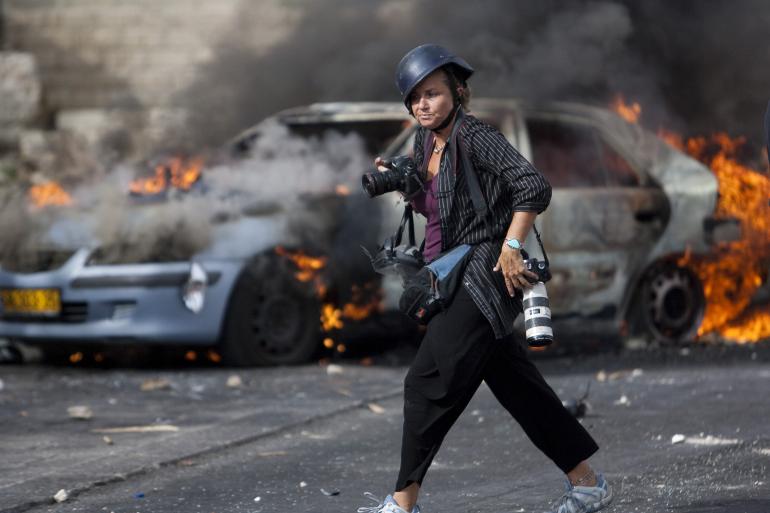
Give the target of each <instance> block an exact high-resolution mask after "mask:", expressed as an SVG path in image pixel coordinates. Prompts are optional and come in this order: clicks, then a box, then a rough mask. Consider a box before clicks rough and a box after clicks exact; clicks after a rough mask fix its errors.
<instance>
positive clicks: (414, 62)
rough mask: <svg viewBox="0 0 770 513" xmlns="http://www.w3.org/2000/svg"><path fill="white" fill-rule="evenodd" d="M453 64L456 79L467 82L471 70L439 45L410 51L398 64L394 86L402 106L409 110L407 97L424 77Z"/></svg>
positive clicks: (471, 72)
mask: <svg viewBox="0 0 770 513" xmlns="http://www.w3.org/2000/svg"><path fill="white" fill-rule="evenodd" d="M448 64H453V65H454V66H455V69H456V70H457V72H458V78H460V79H461V80H467V79H468V77H470V76H471V75H472V74H473V68H471V66H470V64H468V63H467V62H465V61H464V60H463V59H461V58H460V57H457V56H456V55H454V54H453V53H452V52H450V51H449V50H447V49H446V48H444V47H443V46H439V45H420V46H418V47H417V48H413V49H412V50H410V51H409V52H408V53H407V54H406V55H404V57H403V58H402V59H401V62H399V63H398V68H397V69H396V85H397V86H398V90H399V91H401V98H402V99H403V100H404V105H406V108H407V109H408V108H409V95H410V94H412V90H413V89H414V88H415V87H416V86H417V84H419V83H420V82H421V81H422V80H423V79H424V78H425V77H427V76H428V75H430V74H431V73H433V72H434V71H436V70H437V69H439V68H440V67H442V66H446V65H448Z"/></svg>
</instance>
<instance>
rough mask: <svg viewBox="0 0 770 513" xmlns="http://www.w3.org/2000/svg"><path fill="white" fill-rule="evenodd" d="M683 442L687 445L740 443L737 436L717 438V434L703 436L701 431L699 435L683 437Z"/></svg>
mask: <svg viewBox="0 0 770 513" xmlns="http://www.w3.org/2000/svg"><path fill="white" fill-rule="evenodd" d="M684 443H686V444H689V445H707V446H714V445H738V444H739V443H741V441H740V440H738V439H737V438H719V437H718V436H712V435H708V436H703V433H701V434H700V435H699V436H688V437H686V438H685V440H684Z"/></svg>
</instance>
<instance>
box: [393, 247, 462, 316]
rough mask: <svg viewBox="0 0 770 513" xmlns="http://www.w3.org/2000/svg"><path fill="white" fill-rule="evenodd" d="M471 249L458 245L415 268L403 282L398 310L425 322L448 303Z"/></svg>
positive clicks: (458, 283)
mask: <svg viewBox="0 0 770 513" xmlns="http://www.w3.org/2000/svg"><path fill="white" fill-rule="evenodd" d="M473 249H474V248H473V246H471V245H470V244H463V245H461V246H457V247H456V248H452V249H451V250H449V251H447V252H446V253H445V254H443V255H442V256H440V257H438V258H437V259H435V260H434V261H432V262H431V263H430V264H428V265H426V266H424V267H422V268H421V269H420V270H419V271H417V273H416V274H415V275H414V276H412V277H411V278H410V279H409V280H407V282H406V283H405V284H404V292H403V294H401V299H399V302H398V307H399V309H400V310H401V312H402V313H404V314H406V316H407V317H409V318H410V319H412V320H413V321H415V322H417V323H418V324H427V323H428V321H429V320H430V319H431V318H432V317H433V316H434V315H436V314H437V313H439V312H440V311H442V310H444V309H445V308H446V307H447V306H449V303H451V302H452V298H453V297H454V294H455V292H456V291H457V287H459V286H460V282H461V281H462V278H463V272H464V271H465V266H466V265H467V263H468V261H469V260H470V257H471V255H473Z"/></svg>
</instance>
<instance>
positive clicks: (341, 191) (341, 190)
mask: <svg viewBox="0 0 770 513" xmlns="http://www.w3.org/2000/svg"><path fill="white" fill-rule="evenodd" d="M334 192H335V193H336V194H337V196H349V195H350V187H348V186H347V185H343V184H339V185H337V186H336V187H335V188H334Z"/></svg>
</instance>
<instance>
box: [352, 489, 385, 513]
mask: <svg viewBox="0 0 770 513" xmlns="http://www.w3.org/2000/svg"><path fill="white" fill-rule="evenodd" d="M364 497H366V498H367V499H369V500H373V501H374V502H376V503H377V505H376V506H361V507H360V508H358V509H357V510H356V511H357V512H358V513H377V512H378V511H381V510H382V509H383V508H384V507H385V500H384V499H383V500H380V499H378V498H377V496H376V495H374V494H373V493H371V492H364Z"/></svg>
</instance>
